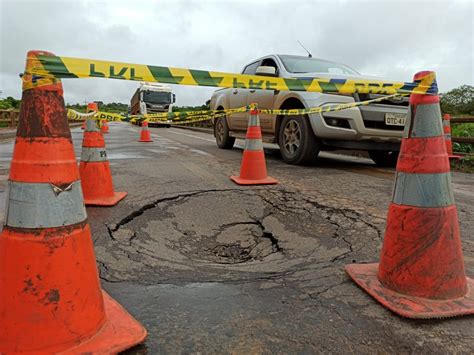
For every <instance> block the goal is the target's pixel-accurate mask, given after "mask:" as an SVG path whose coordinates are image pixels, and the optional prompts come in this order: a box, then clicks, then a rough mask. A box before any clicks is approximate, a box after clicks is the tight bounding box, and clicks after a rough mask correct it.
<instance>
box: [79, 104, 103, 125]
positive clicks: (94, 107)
mask: <svg viewBox="0 0 474 355" xmlns="http://www.w3.org/2000/svg"><path fill="white" fill-rule="evenodd" d="M94 111H95V112H98V111H99V106H98V105H97V103H96V102H89V103H88V104H87V113H89V112H94ZM86 125H87V120H84V121H83V122H82V126H81V129H86Z"/></svg>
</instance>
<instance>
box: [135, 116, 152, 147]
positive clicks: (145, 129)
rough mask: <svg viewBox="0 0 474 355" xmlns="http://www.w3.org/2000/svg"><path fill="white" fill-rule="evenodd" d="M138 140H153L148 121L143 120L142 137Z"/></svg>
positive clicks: (145, 141)
mask: <svg viewBox="0 0 474 355" xmlns="http://www.w3.org/2000/svg"><path fill="white" fill-rule="evenodd" d="M138 141H139V142H144V143H148V142H153V140H152V139H151V134H150V131H149V130H148V121H143V122H142V130H141V132H140V139H139V140H138Z"/></svg>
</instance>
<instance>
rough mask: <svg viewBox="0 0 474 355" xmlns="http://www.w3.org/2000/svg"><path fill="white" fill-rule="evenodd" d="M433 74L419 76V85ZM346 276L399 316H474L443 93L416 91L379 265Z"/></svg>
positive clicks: (355, 268)
mask: <svg viewBox="0 0 474 355" xmlns="http://www.w3.org/2000/svg"><path fill="white" fill-rule="evenodd" d="M426 75H432V77H433V80H435V74H434V72H421V73H418V74H416V75H415V78H414V81H417V80H419V79H421V78H422V77H425V76H426ZM346 271H347V273H348V274H349V275H350V276H351V277H352V279H353V280H354V281H355V282H356V283H357V284H358V285H359V286H360V287H362V288H363V289H364V290H365V291H367V292H368V293H369V294H370V295H371V296H372V297H374V298H375V299H376V300H377V301H379V302H380V303H382V305H384V306H385V307H387V308H389V309H390V310H392V311H393V312H395V313H397V314H399V315H401V316H404V317H409V318H440V317H452V316H458V315H464V314H473V313H474V280H472V279H470V278H466V274H465V271H464V262H463V254H462V249H461V238H460V235H459V226H458V218H457V210H456V205H455V204H454V198H453V193H452V191H451V175H450V167H449V160H448V155H447V152H446V145H445V142H444V137H443V128H442V124H441V111H440V107H439V97H438V96H437V95H422V94H412V95H411V97H410V110H409V114H408V122H407V123H406V125H405V131H404V137H403V139H402V145H401V150H400V155H399V158H398V164H397V175H396V181H395V189H394V192H393V197H392V203H391V204H390V207H389V211H388V217H387V227H386V230H385V238H384V242H383V248H382V252H381V256H380V264H352V265H347V266H346Z"/></svg>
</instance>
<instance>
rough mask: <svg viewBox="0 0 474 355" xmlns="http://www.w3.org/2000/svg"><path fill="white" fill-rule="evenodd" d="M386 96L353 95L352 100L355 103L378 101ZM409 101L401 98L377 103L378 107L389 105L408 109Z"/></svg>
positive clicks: (403, 97) (404, 97) (407, 97)
mask: <svg viewBox="0 0 474 355" xmlns="http://www.w3.org/2000/svg"><path fill="white" fill-rule="evenodd" d="M383 96H387V95H379V94H354V99H355V101H356V102H358V101H367V100H373V99H378V98H379V97H383ZM409 101H410V97H409V96H402V97H401V98H400V99H390V100H383V101H380V102H377V104H379V105H391V106H399V107H400V106H406V107H408V105H409Z"/></svg>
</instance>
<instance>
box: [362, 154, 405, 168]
mask: <svg viewBox="0 0 474 355" xmlns="http://www.w3.org/2000/svg"><path fill="white" fill-rule="evenodd" d="M369 156H370V159H372V160H373V161H374V163H375V164H376V165H377V166H385V167H395V166H396V165H397V160H398V152H396V151H387V150H369Z"/></svg>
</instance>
